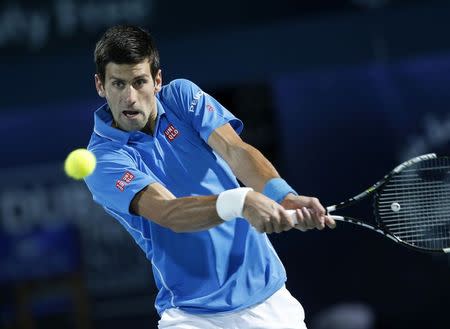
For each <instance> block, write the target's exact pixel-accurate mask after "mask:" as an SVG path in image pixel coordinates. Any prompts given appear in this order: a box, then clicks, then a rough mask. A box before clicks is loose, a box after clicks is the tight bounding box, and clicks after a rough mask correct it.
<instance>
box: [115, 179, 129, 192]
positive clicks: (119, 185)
mask: <svg viewBox="0 0 450 329" xmlns="http://www.w3.org/2000/svg"><path fill="white" fill-rule="evenodd" d="M125 185H127V183H125V182H124V181H123V180H120V179H119V180H118V181H117V182H116V187H117V188H118V189H119V190H120V191H121V192H123V190H125Z"/></svg>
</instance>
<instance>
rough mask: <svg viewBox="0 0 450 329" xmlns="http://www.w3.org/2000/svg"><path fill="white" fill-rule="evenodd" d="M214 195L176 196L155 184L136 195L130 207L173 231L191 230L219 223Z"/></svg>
mask: <svg viewBox="0 0 450 329" xmlns="http://www.w3.org/2000/svg"><path fill="white" fill-rule="evenodd" d="M216 200H217V196H216V195H211V196H192V197H183V198H176V197H175V196H174V195H173V194H172V193H171V192H170V191H169V190H168V189H166V188H165V187H164V186H162V185H161V184H159V183H153V184H150V185H149V186H147V187H146V188H144V189H143V190H142V191H140V192H139V193H137V194H136V196H135V197H134V198H133V200H132V202H131V205H130V210H131V212H132V213H134V214H138V215H140V216H143V217H145V218H148V219H150V218H151V219H152V220H153V221H154V222H155V223H157V224H159V225H161V226H164V227H167V228H170V229H171V230H173V231H175V232H194V231H201V230H205V229H209V228H211V227H214V226H216V225H219V224H221V223H223V220H222V219H221V218H220V217H219V216H218V214H217V211H216Z"/></svg>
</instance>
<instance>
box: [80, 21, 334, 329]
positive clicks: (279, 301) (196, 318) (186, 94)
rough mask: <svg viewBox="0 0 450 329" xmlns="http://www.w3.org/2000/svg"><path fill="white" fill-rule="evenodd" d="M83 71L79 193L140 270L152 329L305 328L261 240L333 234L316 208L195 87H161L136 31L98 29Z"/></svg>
mask: <svg viewBox="0 0 450 329" xmlns="http://www.w3.org/2000/svg"><path fill="white" fill-rule="evenodd" d="M95 62H96V69H97V73H96V74H95V85H96V89H97V92H98V94H99V95H100V96H101V97H104V98H105V99H106V104H105V105H103V106H102V107H100V108H99V109H98V110H97V111H96V112H95V118H94V119H95V124H94V131H93V133H92V137H91V140H90V142H89V146H88V149H89V150H91V151H92V152H93V153H94V154H95V155H96V157H97V168H96V170H95V172H94V173H93V174H92V175H91V176H89V177H88V178H87V179H86V183H87V186H88V187H89V189H90V191H91V192H92V195H93V198H94V200H95V201H96V202H98V203H99V204H100V205H102V206H103V207H104V209H105V210H106V212H107V213H109V214H110V215H111V216H113V217H114V218H116V219H117V220H118V221H119V222H120V223H121V224H122V225H123V227H124V228H125V229H126V230H127V231H128V232H129V233H130V234H131V236H132V237H133V238H134V240H135V241H136V243H137V244H138V245H139V246H140V247H141V248H142V250H143V251H144V252H145V254H146V256H147V258H148V259H149V260H150V261H151V264H152V268H153V273H154V279H155V281H156V285H157V287H158V289H159V292H158V295H157V297H156V302H155V306H156V309H157V311H158V313H159V315H160V316H161V319H160V321H159V324H158V325H159V328H186V329H187V328H284V329H287V328H305V324H304V312H303V308H302V306H301V305H300V303H299V302H298V301H297V300H296V299H295V298H294V297H292V296H291V294H290V293H289V292H288V290H286V287H285V281H286V272H285V269H284V267H283V265H282V263H281V261H280V259H279V258H278V256H277V254H276V252H275V250H274V249H273V247H272V245H271V243H270V241H269V239H268V238H267V235H266V233H273V232H276V233H280V232H283V231H287V230H290V229H292V228H296V229H299V230H301V231H305V230H309V229H323V228H324V227H325V226H329V227H334V225H335V223H334V222H333V220H332V219H331V218H330V217H328V216H326V214H325V209H324V208H323V206H322V205H321V204H320V202H319V201H318V199H316V198H312V197H307V196H299V195H297V193H296V192H295V191H294V190H293V189H292V187H290V186H289V185H288V183H286V181H284V180H283V179H282V178H280V176H279V175H278V173H277V171H276V170H275V168H274V167H273V166H272V165H271V164H270V163H269V161H268V160H267V159H266V158H265V157H264V156H263V155H262V154H261V153H260V152H259V151H258V150H257V149H255V148H254V147H252V146H250V145H249V144H246V143H245V142H243V141H242V139H241V138H240V137H239V133H240V132H241V131H242V128H243V125H242V122H241V121H240V120H239V119H237V118H236V117H235V116H233V115H232V114H231V113H230V112H229V111H228V110H226V109H225V108H224V107H223V106H222V105H221V104H219V103H218V102H217V101H216V100H215V99H214V98H213V97H211V96H210V95H208V94H207V93H206V92H204V91H203V90H201V89H200V88H199V87H198V86H197V85H195V84H194V83H192V82H190V81H188V80H183V79H179V80H174V81H171V82H170V83H169V84H167V85H164V86H163V85H162V75H161V69H160V64H159V55H158V51H157V49H156V47H155V44H154V41H153V40H152V38H151V36H150V34H149V33H148V32H147V31H145V30H143V29H141V28H138V27H133V26H114V27H112V28H110V29H109V30H107V31H106V32H105V34H104V35H103V36H102V37H101V39H100V40H99V41H98V42H97V44H96V48H95ZM237 179H239V180H240V181H241V182H242V183H243V184H245V186H246V187H240V186H239V184H238V180H237ZM286 209H297V211H296V214H295V217H296V218H293V217H291V216H289V215H288V214H287V212H286ZM294 219H296V220H297V221H298V224H296V225H294Z"/></svg>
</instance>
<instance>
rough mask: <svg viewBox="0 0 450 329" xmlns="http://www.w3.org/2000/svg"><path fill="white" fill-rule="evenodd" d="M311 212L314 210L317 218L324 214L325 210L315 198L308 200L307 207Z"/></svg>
mask: <svg viewBox="0 0 450 329" xmlns="http://www.w3.org/2000/svg"><path fill="white" fill-rule="evenodd" d="M308 208H311V209H312V210H314V211H315V212H316V213H317V214H318V215H319V216H323V215H325V214H326V210H325V208H324V207H323V206H322V204H321V203H320V201H319V199H317V198H310V199H309V207H308Z"/></svg>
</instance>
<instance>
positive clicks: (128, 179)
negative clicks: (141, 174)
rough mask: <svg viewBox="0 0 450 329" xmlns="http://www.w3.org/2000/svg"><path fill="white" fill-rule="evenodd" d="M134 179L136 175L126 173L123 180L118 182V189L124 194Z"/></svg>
mask: <svg viewBox="0 0 450 329" xmlns="http://www.w3.org/2000/svg"><path fill="white" fill-rule="evenodd" d="M133 179H134V175H133V174H132V173H130V172H129V171H127V172H125V174H123V176H122V178H121V179H119V180H118V181H117V182H116V187H117V189H118V190H119V191H120V192H123V191H124V190H125V187H126V186H127V185H128V184H130V183H131V181H132V180H133Z"/></svg>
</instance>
